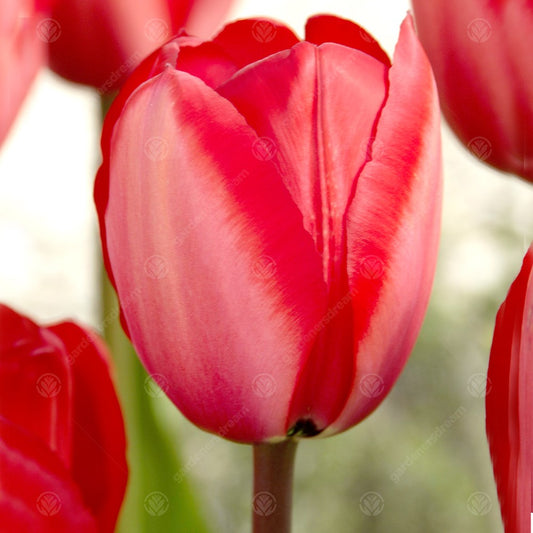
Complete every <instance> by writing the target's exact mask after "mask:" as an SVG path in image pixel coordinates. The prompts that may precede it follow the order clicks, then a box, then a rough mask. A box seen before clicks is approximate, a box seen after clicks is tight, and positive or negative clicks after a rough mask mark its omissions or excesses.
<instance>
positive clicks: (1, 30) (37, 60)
mask: <svg viewBox="0 0 533 533" xmlns="http://www.w3.org/2000/svg"><path fill="white" fill-rule="evenodd" d="M38 20H39V19H38V15H37V13H36V12H35V9H34V6H33V1H32V0H2V4H1V7H0V43H1V45H0V72H1V73H2V74H1V75H0V145H1V144H2V142H3V141H4V139H5V137H6V135H7V132H8V130H9V128H10V126H11V124H12V123H13V120H14V119H15V116H16V114H17V112H18V109H19V107H20V105H21V104H22V101H23V100H24V97H25V96H26V93H27V92H28V88H29V86H30V84H31V82H32V81H33V78H34V77H35V74H36V73H37V70H38V69H39V67H40V66H41V65H42V64H43V63H44V61H45V43H44V41H42V40H41V39H38V38H37V36H36V32H35V28H36V26H37V23H38Z"/></svg>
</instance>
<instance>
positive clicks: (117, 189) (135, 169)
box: [98, 68, 325, 441]
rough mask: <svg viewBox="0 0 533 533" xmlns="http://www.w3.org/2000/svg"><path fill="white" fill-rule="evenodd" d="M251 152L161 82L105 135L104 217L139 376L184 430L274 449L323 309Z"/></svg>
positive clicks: (184, 93)
mask: <svg viewBox="0 0 533 533" xmlns="http://www.w3.org/2000/svg"><path fill="white" fill-rule="evenodd" d="M147 110H148V111H147ZM139 125H142V127H139ZM256 142H257V136H256V135H255V133H254V132H253V131H252V130H251V128H250V127H249V125H247V124H246V122H245V121H244V119H243V117H242V116H240V115H239V114H238V113H237V111H236V110H235V109H234V108H233V107H232V106H231V104H230V103H229V102H227V101H226V100H225V99H223V98H221V97H220V96H219V95H218V94H217V93H216V92H214V91H213V90H212V89H210V88H209V87H207V86H206V85H205V84H204V83H203V82H202V81H200V80H198V79H196V78H194V77H192V76H190V75H189V74H186V73H183V72H178V71H174V70H172V69H170V68H169V69H167V71H166V72H164V73H163V74H162V75H161V76H159V77H158V78H154V79H152V80H150V81H148V82H147V83H145V84H144V85H142V86H141V87H140V88H139V89H138V91H137V92H136V93H134V94H133V95H132V96H131V98H130V100H129V101H128V105H127V106H126V107H125V108H124V110H123V113H122V116H121V117H120V120H119V121H118V122H117V124H116V127H115V131H114V134H113V138H112V149H111V161H110V180H109V202H108V204H107V210H106V212H105V232H106V237H107V246H108V253H109V257H110V262H111V265H112V267H113V275H114V279H115V283H116V286H117V288H118V293H119V297H120V300H121V302H122V307H123V310H124V312H125V316H126V319H127V324H128V328H129V331H130V333H131V338H132V339H133V342H134V345H135V346H136V348H137V350H138V352H139V354H140V356H141V358H142V360H143V361H144V364H145V366H146V367H147V369H148V371H149V372H150V373H158V374H163V376H165V378H166V381H167V382H168V383H170V384H172V385H171V387H170V388H169V390H168V391H167V392H168V395H169V396H170V398H171V399H172V400H173V401H174V403H176V405H177V406H178V407H179V408H180V409H181V410H182V411H183V412H184V413H185V415H186V416H188V417H189V418H190V419H191V420H192V421H194V422H195V423H197V424H198V425H200V426H202V427H204V428H206V429H209V430H211V431H218V432H219V433H220V432H221V431H222V430H221V429H220V428H225V429H224V435H225V436H227V437H228V438H231V439H235V440H244V441H259V440H263V439H264V438H266V437H272V436H281V435H283V433H284V431H285V419H286V416H287V409H288V398H290V394H291V390H292V387H293V383H294V379H295V374H296V372H297V370H298V368H299V366H300V362H301V358H302V357H303V356H305V354H306V351H307V350H309V346H308V344H309V340H308V339H306V338H305V332H307V331H309V330H310V329H311V328H312V327H313V325H314V324H316V322H317V321H318V320H319V319H320V318H321V316H322V314H323V312H324V308H323V307H324V301H325V288H324V283H323V280H322V271H321V265H320V258H319V256H318V255H317V253H316V251H315V250H314V245H313V241H312V239H311V237H310V236H309V235H308V234H307V232H306V231H305V230H304V228H303V225H302V217H301V214H300V212H299V210H298V209H297V207H296V206H295V205H294V203H293V201H292V199H291V198H290V196H289V194H288V193H287V191H286V189H285V187H284V185H283V183H282V182H281V179H280V177H279V175H278V174H277V172H276V169H275V166H274V165H273V163H272V161H268V160H267V161H265V160H264V159H265V158H264V157H262V152H261V151H257V145H256V144H255V145H254V143H256ZM254 151H255V154H256V156H257V157H255V156H254ZM140 154H144V155H145V157H141V158H139V155H140ZM98 209H99V210H100V211H101V217H102V210H103V209H105V206H102V205H98ZM202 265H203V266H202ZM193 266H194V268H195V269H196V270H193V269H192V268H193ZM125 301H128V302H129V303H128V304H127V308H126V307H125V306H124V302H125ZM302 354H303V355H302ZM267 382H268V383H270V385H272V388H271V391H272V394H270V395H265V394H263V393H262V392H261V390H263V392H264V388H262V386H261V385H258V383H262V384H263V385H265V386H266V385H267V384H268V383H267ZM274 391H275V392H274ZM220 398H224V399H225V401H224V402H221V401H220ZM243 406H246V407H243ZM230 423H231V424H230ZM228 424H230V426H231V427H229V426H228Z"/></svg>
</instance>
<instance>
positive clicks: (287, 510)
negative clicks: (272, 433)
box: [252, 439, 297, 533]
mask: <svg viewBox="0 0 533 533" xmlns="http://www.w3.org/2000/svg"><path fill="white" fill-rule="evenodd" d="M296 444H297V443H296V441H295V440H294V439H287V440H284V441H282V442H279V443H277V444H254V493H253V502H252V522H253V533H290V531H291V510H292V478H293V471H294V456H295V453H296Z"/></svg>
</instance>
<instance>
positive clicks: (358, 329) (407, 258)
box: [328, 17, 442, 433]
mask: <svg viewBox="0 0 533 533" xmlns="http://www.w3.org/2000/svg"><path fill="white" fill-rule="evenodd" d="M389 80H390V81H389V93H388V98H387V101H386V103H385V106H384V108H383V110H382V113H381V117H380V118H379V123H378V125H377V130H376V135H375V139H374V140H373V143H372V145H371V153H370V160H369V161H368V163H367V164H366V165H365V167H364V168H363V171H362V173H361V175H360V177H359V180H358V182H357V188H356V190H355V195H354V197H353V200H352V202H351V204H350V206H349V207H348V213H347V234H348V237H347V248H348V251H347V257H348V277H349V280H350V292H351V295H352V299H353V306H354V322H353V332H354V336H355V355H354V357H355V360H354V366H355V369H356V372H355V379H354V382H353V388H352V391H351V394H350V396H349V398H348V400H347V402H346V407H345V409H344V411H343V413H342V414H341V416H340V417H339V419H338V420H337V421H335V423H334V424H333V426H332V427H331V428H329V429H328V433H333V432H336V431H340V430H343V429H346V428H348V427H350V426H352V425H354V424H355V423H357V422H358V421H360V420H361V419H362V418H364V417H365V416H366V415H368V414H369V413H370V412H371V411H372V410H373V409H374V408H375V407H376V406H377V405H378V404H379V403H380V402H381V400H382V399H383V397H384V396H385V394H386V393H387V392H388V391H389V389H390V388H391V387H392V385H393V383H394V381H395V380H396V378H397V377H398V374H399V372H400V370H401V369H402V367H403V365H404V363H405V361H406V359H407V357H408V355H409V353H410V352H411V349H412V347H413V344H414V342H415V340H416V337H417V335H418V331H419V329H420V326H421V324H422V320H423V317H424V313H425V309H426V306H427V302H428V299H429V294H430V290H431V285H432V281H433V274H434V271H435V263H436V256H437V245H438V236H439V229H440V205H441V188H442V184H441V153H440V128H439V122H440V121H439V118H440V117H439V108H438V101H437V93H436V87H435V83H434V80H433V76H432V73H431V68H430V66H429V63H428V61H427V58H426V56H425V54H424V52H423V50H422V48H421V46H420V43H419V42H418V40H417V38H416V35H415V33H414V30H413V25H412V21H411V19H410V17H408V18H407V19H406V20H404V22H403V24H402V28H401V32H400V37H399V41H398V44H397V46H396V50H395V53H394V60H393V66H392V67H391V69H390V71H389ZM384 332H386V333H384ZM367 377H373V378H375V379H377V380H379V381H380V384H379V385H380V387H381V389H382V390H381V393H380V394H376V395H373V394H366V395H365V394H364V391H363V390H362V389H361V387H360V384H361V381H362V380H364V379H365V378H367ZM378 388H379V387H378Z"/></svg>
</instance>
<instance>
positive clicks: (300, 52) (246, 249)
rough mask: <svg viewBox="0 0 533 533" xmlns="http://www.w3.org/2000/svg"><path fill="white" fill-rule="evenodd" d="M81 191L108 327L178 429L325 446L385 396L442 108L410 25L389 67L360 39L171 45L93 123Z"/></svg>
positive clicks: (412, 298) (428, 231)
mask: <svg viewBox="0 0 533 533" xmlns="http://www.w3.org/2000/svg"><path fill="white" fill-rule="evenodd" d="M102 150H103V154H104V162H103V164H102V166H101V168H100V170H99V174H98V177H97V184H96V190H95V198H96V204H97V208H98V212H99V217H100V224H101V236H102V240H103V244H104V254H105V262H106V266H107V269H108V273H109V274H110V277H111V278H112V281H113V283H114V286H115V287H116V290H117V293H118V297H119V300H120V302H121V306H122V319H123V325H124V327H125V329H126V331H127V333H128V335H129V336H130V338H131V339H132V341H133V344H134V346H135V348H136V350H137V352H138V354H139V356H140V357H141V359H142V361H143V363H144V365H145V366H146V368H147V370H148V372H149V373H151V374H153V375H158V376H164V378H165V384H166V385H167V386H166V387H165V392H166V393H167V395H168V396H169V397H170V399H171V400H172V401H173V402H174V403H175V405H176V406H177V407H178V408H179V409H180V410H181V411H182V412H183V413H184V414H185V416H187V417H188V418H189V419H190V420H191V421H193V422H194V423H195V424H197V425H198V426H200V427H201V428H203V429H206V430H208V431H211V432H214V433H218V434H219V435H221V436H224V437H226V438H228V439H231V440H235V441H240V442H247V443H260V442H275V441H280V440H282V439H285V438H287V437H305V436H314V435H318V434H321V435H331V434H334V433H338V432H340V431H343V430H345V429H347V428H349V427H351V426H352V425H354V424H356V423H357V422H359V421H360V420H362V419H363V418H364V417H366V416H367V415H368V414H369V413H370V412H371V411H372V410H374V409H375V408H376V407H377V405H378V404H379V403H380V402H381V401H382V399H383V398H384V396H385V395H386V394H387V392H388V391H389V390H390V388H391V387H392V385H393V383H394V381H395V380H396V378H397V376H398V374H399V372H400V370H401V368H402V367H403V365H404V363H405V361H406V359H407V357H408V355H409V353H410V351H411V349H412V346H413V344H414V342H415V339H416V336H417V334H418V331H419V328H420V326H421V323H422V320H423V316H424V313H425V309H426V305H427V302H428V298H429V293H430V288H431V284H432V278H433V274H434V268H435V260H436V250H437V241H438V234H439V225H440V203H441V164H440V138H439V110H438V103H437V96H436V88H435V86H434V80H433V78H432V73H431V69H430V66H429V63H428V62H427V59H426V57H425V55H424V53H423V50H422V48H421V46H420V45H419V43H418V40H417V38H416V35H415V33H414V30H413V26H412V22H411V20H410V18H409V17H408V18H407V19H406V20H405V21H404V23H403V25H402V29H401V32H400V37H399V41H398V45H397V47H396V51H395V53H394V61H393V64H392V66H391V63H390V61H389V59H388V57H387V55H386V54H385V53H384V52H383V51H382V49H381V48H380V47H379V45H378V44H377V42H376V41H375V40H374V39H373V38H371V37H370V36H369V34H368V33H367V32H366V31H365V30H363V29H362V28H360V27H359V26H357V25H356V24H354V23H352V22H349V21H346V20H342V19H339V18H336V17H333V16H317V17H313V18H311V19H309V21H308V22H307V27H306V40H305V41H300V40H299V39H298V38H297V37H296V36H295V35H294V33H293V32H292V31H291V30H290V29H289V28H287V27H285V26H283V25H282V24H279V23H276V22H273V21H267V20H242V21H238V22H235V23H233V24H230V25H228V26H227V27H226V28H225V29H223V31H222V32H221V33H220V34H219V35H218V36H216V37H215V38H214V39H213V40H212V41H206V42H203V43H199V42H198V40H196V39H193V38H190V37H188V36H186V35H181V36H179V37H177V38H176V39H174V40H172V41H170V42H169V43H167V44H166V45H165V46H163V47H162V48H161V49H160V50H158V51H157V52H155V53H154V54H153V55H152V56H150V57H149V58H148V59H147V60H146V61H145V62H143V64H142V65H141V66H140V67H139V68H138V69H137V71H136V72H135V73H134V74H133V75H132V76H131V77H130V79H129V80H128V82H127V83H126V85H125V86H124V88H123V90H122V92H121V93H120V94H119V96H118V97H117V99H116V100H115V103H114V105H113V106H112V108H111V110H110V112H109V113H108V116H107V119H106V122H105V125H104V131H103V135H102Z"/></svg>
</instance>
